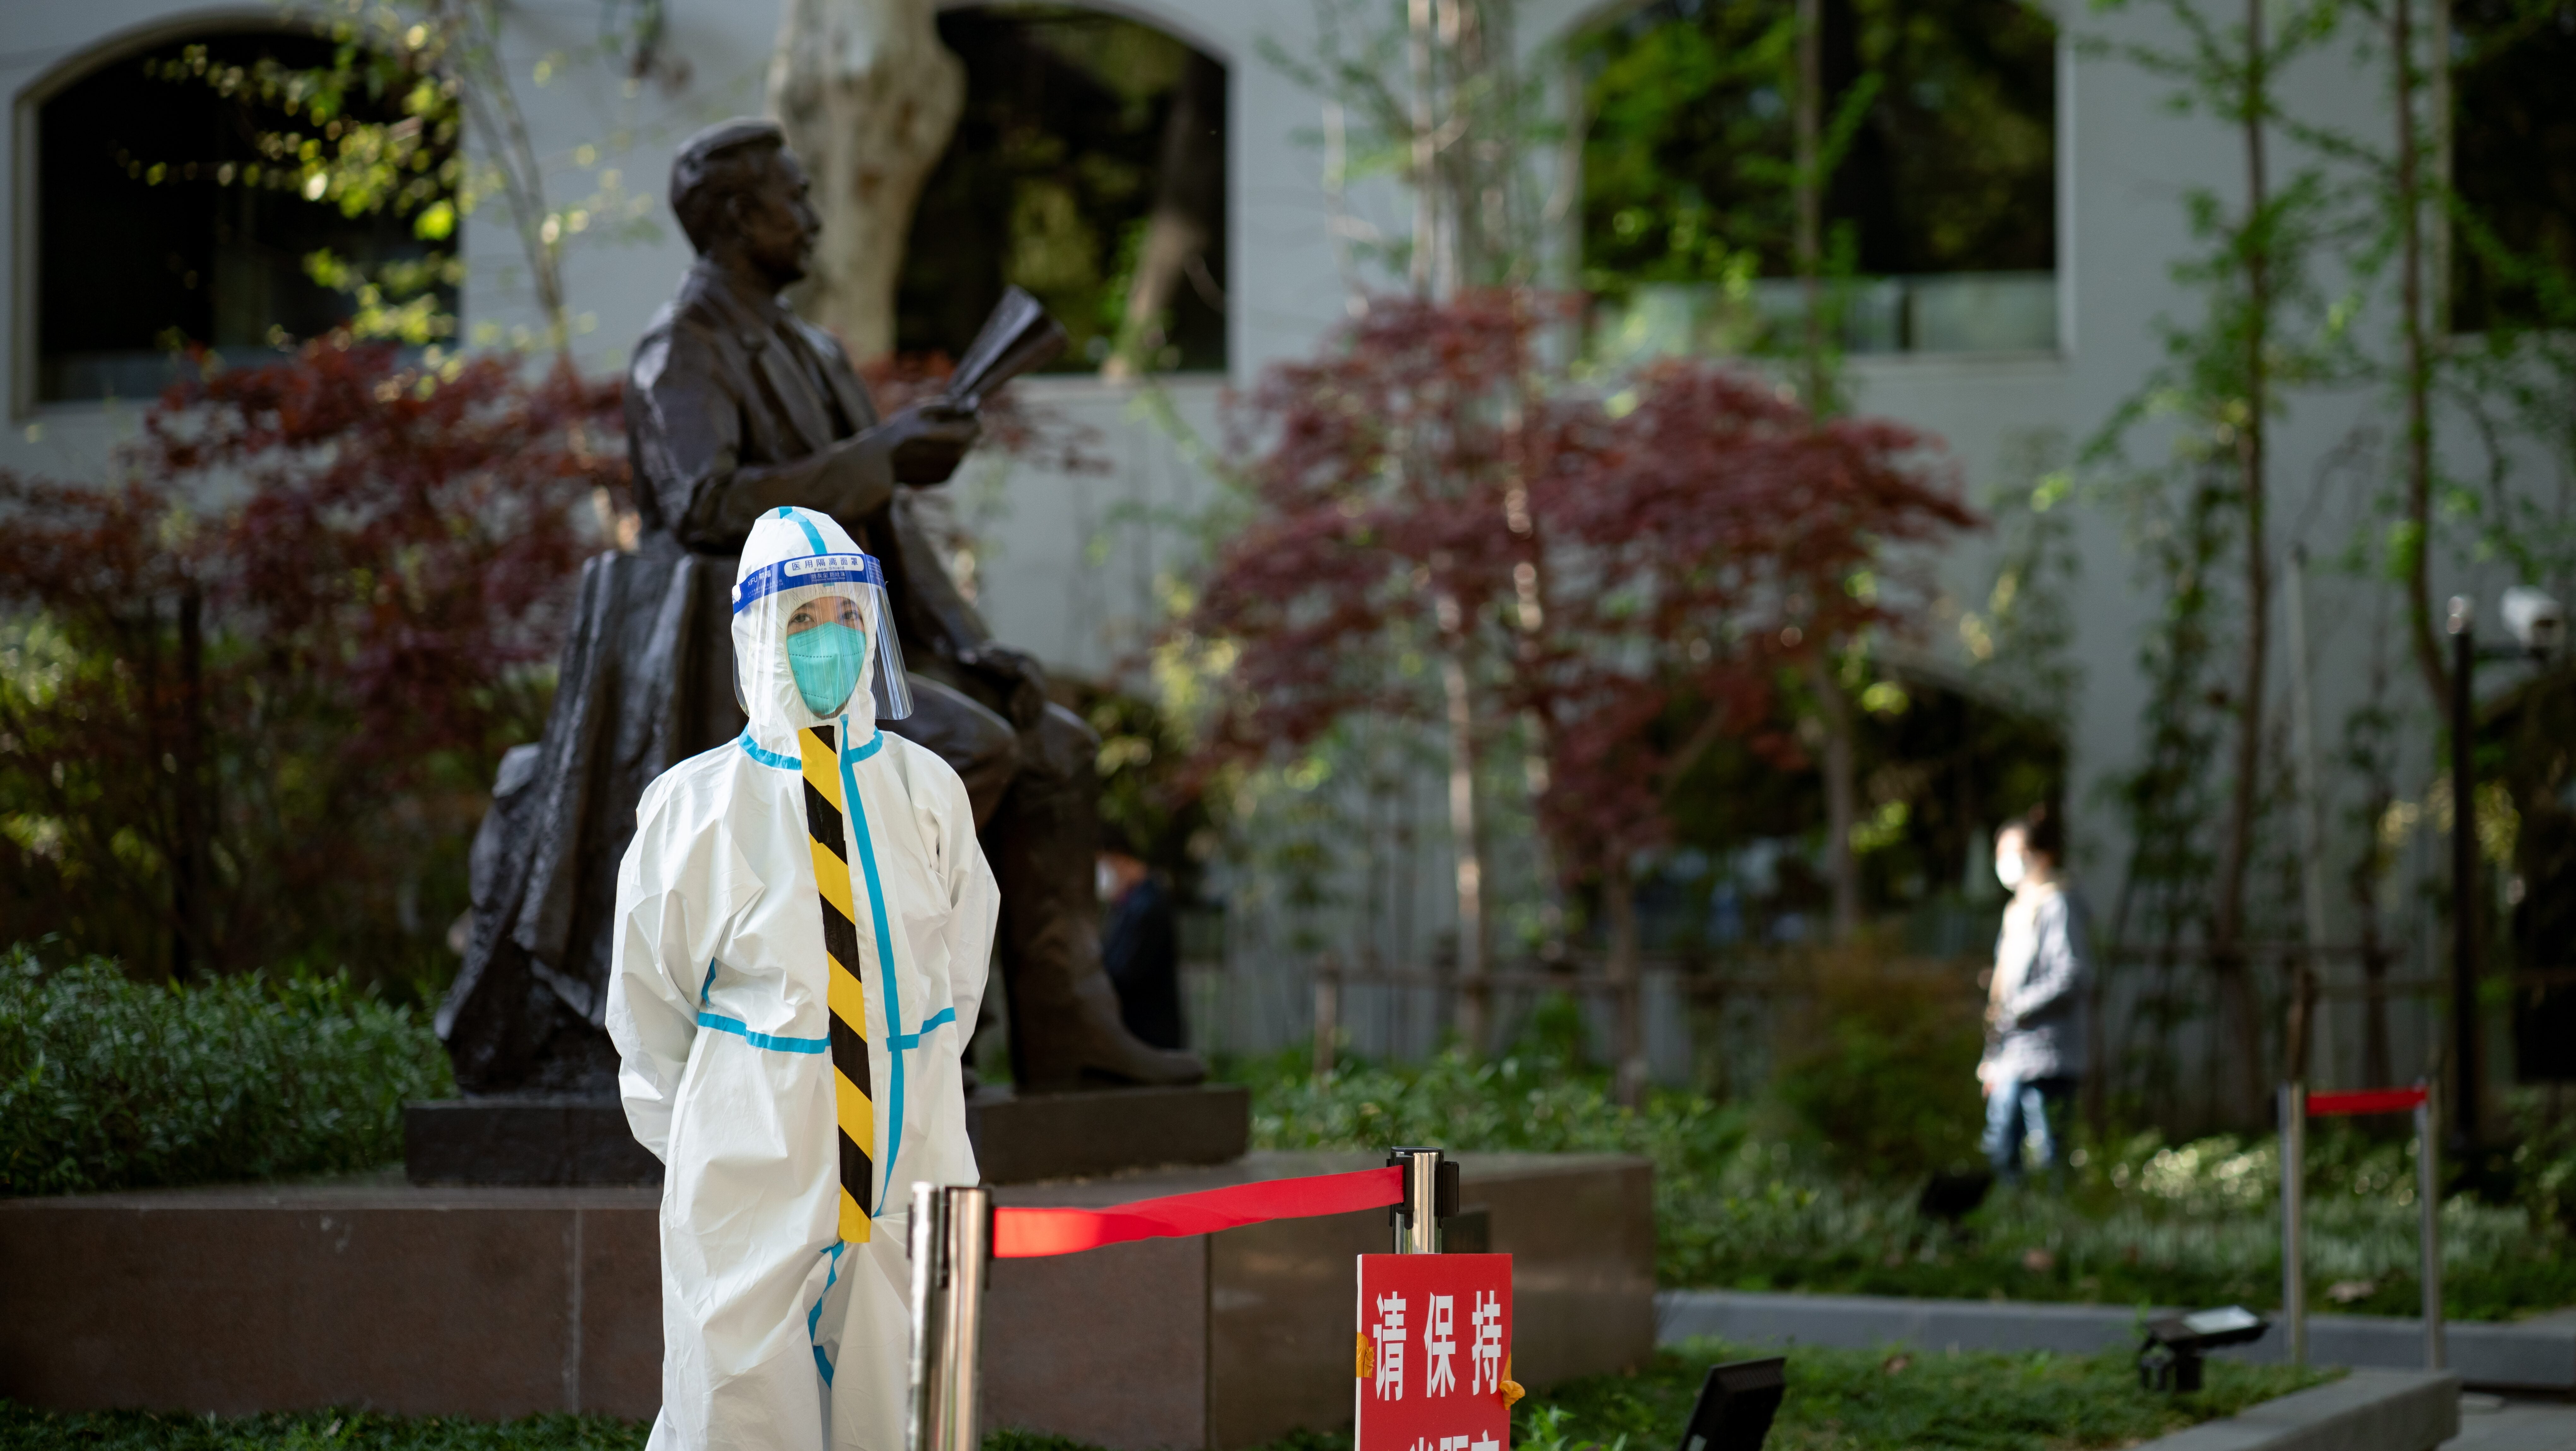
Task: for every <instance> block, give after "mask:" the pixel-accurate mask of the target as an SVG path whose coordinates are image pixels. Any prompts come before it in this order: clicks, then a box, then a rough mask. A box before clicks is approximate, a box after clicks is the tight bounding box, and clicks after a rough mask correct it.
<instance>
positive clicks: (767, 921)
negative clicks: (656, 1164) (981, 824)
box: [607, 508, 999, 1451]
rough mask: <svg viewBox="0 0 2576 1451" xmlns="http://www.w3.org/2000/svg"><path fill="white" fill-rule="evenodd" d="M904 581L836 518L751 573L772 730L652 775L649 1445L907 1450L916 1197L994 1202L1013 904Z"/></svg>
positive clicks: (640, 1004)
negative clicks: (656, 1374) (989, 966)
mask: <svg viewBox="0 0 2576 1451" xmlns="http://www.w3.org/2000/svg"><path fill="white" fill-rule="evenodd" d="M891 619H892V616H891V613H890V612H889V611H888V610H887V608H886V602H885V595H884V589H883V575H882V573H881V572H880V571H879V569H878V567H877V563H876V561H875V560H874V559H872V558H870V557H869V556H867V555H865V554H863V553H861V552H860V550H859V548H858V546H857V545H856V544H855V543H853V542H852V541H851V539H850V536H849V535H848V533H846V532H845V531H844V530H843V529H842V528H841V527H840V526H839V525H838V524H835V523H834V522H832V520H831V518H830V517H829V516H828V515H825V514H821V513H818V512H815V511H812V510H806V509H794V508H782V509H779V510H776V511H774V512H773V513H771V514H769V515H766V516H764V517H762V518H761V519H760V521H759V522H758V523H757V524H755V525H754V526H753V528H752V530H751V535H750V538H749V539H748V540H747V541H746V543H745V544H744V546H743V552H742V564H741V567H740V569H739V570H738V571H737V573H736V575H735V584H734V617H733V647H734V668H735V672H736V677H737V681H738V685H739V688H740V690H741V693H742V699H743V705H744V711H745V713H746V714H747V715H748V716H749V717H750V718H751V724H750V726H749V727H748V728H747V729H746V730H745V731H744V732H743V734H742V736H741V737H740V738H739V739H738V740H736V741H734V742H732V743H729V744H727V745H725V746H722V747H720V748H718V749H716V750H713V751H709V752H707V753H705V754H704V755H700V756H695V757H692V758H691V759H689V760H686V761H683V762H681V763H680V764H679V765H677V766H674V767H672V768H671V769H670V770H669V771H668V772H665V773H664V774H663V775H662V776H661V777H660V778H659V779H657V780H655V781H654V782H653V784H652V785H651V787H649V788H648V789H647V790H646V791H645V793H644V797H643V801H642V804H641V805H640V806H639V807H638V808H637V811H636V832H635V840H634V843H633V844H632V845H631V846H630V847H629V848H628V849H627V852H626V857H625V860H624V862H623V864H622V865H621V867H620V869H619V874H618V888H617V908H616V911H617V916H616V920H615V932H616V936H615V945H614V952H613V965H612V970H611V976H610V984H611V985H610V988H609V999H608V1007H607V1026H608V1032H609V1036H610V1037H611V1039H613V1040H614V1041H615V1043H616V1045H617V1051H618V1054H619V1056H620V1059H621V1071H620V1075H619V1087H620V1091H621V1093H622V1095H623V1097H624V1099H625V1102H626V1116H627V1120H628V1122H629V1123H631V1124H632V1125H633V1127H634V1130H635V1137H636V1139H637V1140H638V1141H640V1142H641V1143H642V1144H643V1145H644V1146H645V1147H646V1148H647V1149H650V1150H652V1151H653V1152H654V1153H655V1154H657V1155H659V1156H660V1157H661V1159H662V1161H663V1163H664V1164H665V1165H666V1166H667V1171H666V1174H665V1177H664V1179H663V1189H662V1217H661V1239H662V1336H663V1352H662V1356H663V1359H662V1410H661V1415H660V1416H659V1418H658V1419H656V1420H655V1422H654V1425H653V1434H652V1440H651V1443H650V1448H651V1451H683V1448H685V1451H702V1448H746V1451H748V1448H755V1447H757V1448H762V1451H823V1448H826V1447H829V1448H840V1451H902V1447H903V1440H904V1407H905V1368H906V1357H907V1354H908V1348H909V1298H910V1289H911V1269H910V1266H909V1264H908V1262H907V1260H906V1257H905V1243H904V1241H905V1234H904V1224H905V1220H906V1217H907V1214H906V1211H907V1208H908V1206H909V1203H910V1199H911V1192H912V1185H913V1183H914V1182H915V1181H918V1180H928V1181H930V1182H932V1183H938V1184H972V1183H974V1182H976V1179H977V1173H976V1168H975V1156H974V1150H973V1149H972V1147H971V1146H970V1145H969V1144H968V1142H967V1139H966V1105H965V1094H964V1088H963V1081H962V1076H961V1064H960V1061H959V1059H960V1053H961V1049H962V1045H963V1044H964V1042H965V1036H966V1033H967V1030H968V1029H969V1028H970V1027H971V1026H972V1025H973V1023H974V1021H975V1009H976V1006H977V1003H978V1001H979V1000H980V999H981V997H982V996H983V991H984V974H985V967H986V962H987V959H988V957H989V956H990V952H991V948H992V942H993V931H994V922H995V917H996V914H997V911H998V907H999V895H998V893H997V891H996V889H995V887H994V882H993V875H992V872H991V871H990V870H989V869H988V868H987V867H986V865H985V862H984V856H983V853H982V850H981V849H980V848H979V847H978V846H977V845H976V840H975V816H974V810H973V808H972V807H971V806H970V805H969V804H968V802H967V797H966V788H965V786H964V785H963V784H962V783H961V782H960V781H959V780H958V778H957V774H956V772H955V771H953V770H952V769H950V767H949V766H948V764H947V763H946V762H945V761H942V760H941V759H940V758H939V757H938V756H936V755H934V754H932V753H931V752H930V751H929V750H927V749H925V748H923V747H921V746H918V745H915V744H913V743H912V742H910V741H907V740H905V739H903V738H901V737H900V736H895V735H892V734H889V733H887V732H883V731H880V730H878V729H877V721H878V718H879V717H880V715H883V716H885V717H886V718H888V719H892V718H896V717H899V716H901V715H902V714H904V713H905V711H906V710H907V708H908V705H909V692H908V691H907V689H906V688H905V685H904V677H903V667H902V660H901V656H900V654H899V652H898V650H897V647H896V643H895V640H894V637H893V634H892V630H891Z"/></svg>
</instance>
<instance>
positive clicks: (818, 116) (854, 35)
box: [769, 0, 966, 361]
mask: <svg viewBox="0 0 2576 1451" xmlns="http://www.w3.org/2000/svg"><path fill="white" fill-rule="evenodd" d="M936 13H937V7H936V6H935V5H934V4H933V3H932V0H788V4H787V9H786V13H785V14H784V15H783V16H782V17H781V18H780V20H779V25H778V49H777V52H776V53H775V54H774V55H773V56H771V58H770V63H769V107H770V110H771V111H772V112H774V113H775V114H776V115H777V117H778V121H779V125H780V126H782V127H783V128H785V130H786V132H787V144H788V146H789V147H790V148H791V149H793V150H794V151H795V152H796V155H797V156H798V158H799V159H801V160H802V161H803V162H804V163H805V169H806V172H807V173H808V174H809V175H810V176H811V177H812V178H813V184H814V190H813V203H814V210H815V211H816V212H818V213H820V214H821V216H822V218H823V236H822V240H821V241H820V242H819V243H818V244H817V245H816V246H815V249H814V261H813V265H812V271H811V274H810V275H809V276H808V277H807V278H806V280H805V281H804V282H803V283H802V284H800V286H799V295H798V298H797V302H798V305H799V308H800V310H801V311H802V312H803V313H804V315H805V316H806V317H807V318H809V319H811V320H812V321H814V322H817V323H819V324H821V325H822V326H824V327H826V328H828V329H830V330H831V331H832V332H833V333H835V334H836V335H838V336H839V338H840V339H841V345H842V346H843V347H845V348H847V349H849V352H850V356H851V357H852V358H854V359H857V360H860V361H866V360H868V359H872V358H878V357H882V356H884V355H885V354H887V353H890V352H892V351H894V292H895V279H896V277H897V275H898V274H899V273H900V272H901V270H902V267H903V252H904V242H905V239H906V237H907V236H908V235H909V234H910V232H911V230H912V206H913V203H914V202H915V201H916V200H918V199H919V198H920V196H921V185H922V182H923V181H924V180H926V179H927V178H928V177H929V175H930V168H931V167H932V166H934V165H936V164H937V163H938V161H939V157H940V153H941V152H942V151H944V150H946V149H947V146H948V137H949V133H950V132H951V131H953V130H954V129H955V128H956V125H957V113H958V110H959V108H960V107H961V106H962V105H963V104H964V101H965V95H966V69H965V67H964V66H963V65H962V64H960V63H959V61H958V59H957V57H955V56H953V55H951V54H949V53H948V48H947V47H946V46H943V45H941V44H940V43H939V31H938V28H937V26H936V25H935V24H933V18H934V16H935V15H936Z"/></svg>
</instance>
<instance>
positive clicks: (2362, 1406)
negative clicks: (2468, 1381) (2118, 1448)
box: [2138, 1370, 2460, 1451]
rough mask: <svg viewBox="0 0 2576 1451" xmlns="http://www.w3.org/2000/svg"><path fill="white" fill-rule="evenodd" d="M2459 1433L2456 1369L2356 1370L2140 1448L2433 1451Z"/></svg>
mask: <svg viewBox="0 0 2576 1451" xmlns="http://www.w3.org/2000/svg"><path fill="white" fill-rule="evenodd" d="M2459 1433H2460V1377H2459V1376H2458V1374H2456V1373H2455V1372H2451V1371H2426V1370H2357V1371H2354V1372H2353V1373H2352V1374H2350V1375H2348V1376H2345V1377H2344V1378H2343V1379H2341V1380H2339V1381H2335V1382H2334V1383H2332V1384H2330V1385H2321V1386H2315V1387H2311V1388H2310V1389H2307V1390H2303V1391H2298V1392H2295V1393H2293V1394H2291V1395H2286V1396H2282V1397H2281V1398H2279V1399H2278V1400H2270V1401H2265V1402H2263V1403H2262V1404H2261V1405H2259V1406H2250V1407H2248V1408H2246V1410H2245V1411H2244V1412H2242V1413H2241V1414H2238V1415H2234V1416H2230V1417H2228V1418H2227V1419H2225V1420H2223V1421H2209V1422H2205V1423H2203V1424H2201V1425H2197V1426H2194V1427H2192V1428H2191V1429H2190V1430H2188V1431H2176V1432H2175V1433H2174V1434H2172V1435H2170V1436H2162V1437H2158V1438H2157V1439H2155V1440H2153V1441H2149V1442H2148V1443H2146V1445H2144V1446H2141V1447H2139V1448H2138V1451H2433V1448H2434V1447H2436V1446H2440V1445H2442V1444H2443V1443H2444V1442H2447V1441H2449V1440H2451V1439H2452V1438H2453V1437H2455V1436H2457V1435H2459Z"/></svg>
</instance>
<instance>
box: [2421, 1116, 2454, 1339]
mask: <svg viewBox="0 0 2576 1451" xmlns="http://www.w3.org/2000/svg"><path fill="white" fill-rule="evenodd" d="M2436 1092H2437V1090H2435V1089H2434V1088H2433V1087H2432V1086H2431V1085H2427V1086H2426V1090H2425V1094H2424V1101H2423V1102H2422V1103H2419V1104H2417V1105H2415V1201H2416V1203H2418V1204H2419V1205H2421V1206H2422V1207H2423V1211H2424V1227H2423V1229H2422V1230H2421V1231H2419V1233H2420V1234H2421V1236H2422V1239H2423V1248H2424V1271H2423V1280H2424V1366H2425V1368H2426V1369H2427V1370H2440V1369H2442V1368H2443V1364H2444V1362H2445V1361H2446V1360H2447V1359H2448V1358H2449V1357H2448V1356H2447V1355H2446V1354H2445V1353H2444V1352H2445V1347H2444V1345H2443V1342H2442V1170H2441V1162H2440V1155H2441V1151H2440V1149H2439V1148H2438V1147H2437V1142H2436V1140H2435V1137H2434V1132H2433V1130H2434V1125H2436V1124H2438V1123H2440V1122H2441V1119H2440V1116H2439V1115H2437V1114H2436V1113H2435V1112H2434V1111H2433V1099H2434V1096H2435V1093H2436Z"/></svg>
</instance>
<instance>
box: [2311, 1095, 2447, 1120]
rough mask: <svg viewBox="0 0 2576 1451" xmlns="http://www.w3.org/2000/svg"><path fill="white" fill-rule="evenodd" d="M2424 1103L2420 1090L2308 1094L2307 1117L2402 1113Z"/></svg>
mask: <svg viewBox="0 0 2576 1451" xmlns="http://www.w3.org/2000/svg"><path fill="white" fill-rule="evenodd" d="M2423 1101H2424V1090H2423V1089H2421V1088H2365V1089H2363V1090H2361V1091H2360V1092H2358V1093H2311V1094H2309V1095H2308V1117H2310V1118H2333V1117H2336V1116H2338V1115H2341V1114H2356V1113H2405V1112H2406V1111H2408V1110H2409V1109H2412V1108H2414V1107H2415V1106H2416V1105H2418V1104H2420V1103H2422V1102H2423Z"/></svg>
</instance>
